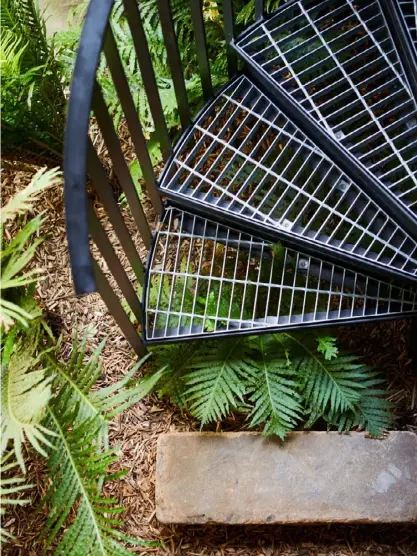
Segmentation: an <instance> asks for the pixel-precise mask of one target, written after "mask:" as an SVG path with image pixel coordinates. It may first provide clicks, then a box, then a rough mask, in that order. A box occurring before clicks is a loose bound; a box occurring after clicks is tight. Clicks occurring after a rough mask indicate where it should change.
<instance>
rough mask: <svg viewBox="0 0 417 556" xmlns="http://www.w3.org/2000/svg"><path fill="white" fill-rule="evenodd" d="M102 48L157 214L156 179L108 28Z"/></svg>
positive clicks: (109, 28)
mask: <svg viewBox="0 0 417 556" xmlns="http://www.w3.org/2000/svg"><path fill="white" fill-rule="evenodd" d="M103 46H104V54H105V56H106V60H107V63H108V66H109V68H110V73H111V76H112V78H113V83H114V86H115V88H116V91H117V95H118V97H119V100H120V104H121V106H122V109H123V112H124V114H125V117H126V123H127V126H128V128H129V131H130V135H131V137H132V142H133V145H134V147H135V151H136V156H137V157H138V160H139V162H140V165H141V168H142V172H143V177H144V180H145V186H146V190H147V192H148V195H149V198H150V199H151V202H152V205H153V207H154V209H155V211H156V212H157V213H160V212H161V210H162V204H161V199H160V197H159V195H158V192H157V189H156V178H155V174H154V170H153V166H152V161H151V158H150V156H149V152H148V149H147V145H146V139H145V135H144V133H143V129H142V124H141V122H140V120H139V117H138V113H137V109H136V106H135V103H134V102H133V98H132V93H131V91H130V87H129V83H128V81H127V78H126V75H125V72H124V69H123V64H122V61H121V59H120V55H119V52H118V50H117V45H116V41H115V38H114V35H113V32H112V30H111V27H110V26H109V27H108V28H107V32H106V38H105V41H104V45H103Z"/></svg>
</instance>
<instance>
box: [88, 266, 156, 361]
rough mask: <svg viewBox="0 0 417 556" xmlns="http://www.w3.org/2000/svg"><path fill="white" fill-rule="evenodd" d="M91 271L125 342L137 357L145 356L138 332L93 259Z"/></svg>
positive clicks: (98, 290) (144, 349)
mask: <svg viewBox="0 0 417 556" xmlns="http://www.w3.org/2000/svg"><path fill="white" fill-rule="evenodd" d="M93 270H94V276H95V280H96V284H97V292H98V293H99V294H100V296H101V297H102V299H103V301H104V303H105V304H106V306H107V308H108V309H109V311H110V313H111V314H112V315H113V317H114V319H115V320H116V322H117V324H118V325H119V327H120V330H121V331H122V333H123V335H124V337H125V338H126V340H127V341H128V342H129V344H130V345H131V346H132V348H133V349H134V350H135V352H136V354H137V355H139V357H143V356H144V355H146V347H145V345H144V343H143V341H142V339H141V337H140V336H139V334H138V331H137V330H136V328H135V327H134V326H133V324H132V323H131V322H130V320H129V317H128V316H127V314H126V311H125V310H124V309H123V307H122V305H121V303H120V301H119V299H118V297H117V295H116V294H115V293H114V290H113V288H112V287H111V285H110V284H109V282H108V280H107V278H106V276H105V274H104V272H103V271H102V270H101V268H100V266H99V265H98V264H97V262H96V261H95V260H94V259H93Z"/></svg>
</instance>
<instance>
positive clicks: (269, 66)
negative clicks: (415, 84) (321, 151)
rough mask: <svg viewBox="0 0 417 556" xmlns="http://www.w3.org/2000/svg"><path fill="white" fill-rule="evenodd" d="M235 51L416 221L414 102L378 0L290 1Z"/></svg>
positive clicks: (238, 43) (239, 42)
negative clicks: (343, 0) (336, 0)
mask: <svg viewBox="0 0 417 556" xmlns="http://www.w3.org/2000/svg"><path fill="white" fill-rule="evenodd" d="M235 48H236V49H237V51H238V52H239V53H240V54H241V56H242V57H243V58H244V59H245V60H246V61H247V62H248V63H249V65H250V67H251V68H252V73H251V75H258V76H260V78H261V79H262V78H263V79H266V80H267V82H268V84H269V85H270V86H271V87H272V88H274V89H276V90H278V91H280V94H282V95H283V96H284V97H285V96H287V97H289V98H292V99H293V100H294V101H296V103H297V110H298V113H299V117H300V118H302V119H304V121H305V122H307V124H308V122H309V121H310V122H311V121H312V120H314V121H315V122H318V123H319V127H320V128H321V129H322V130H323V131H325V132H326V134H327V136H328V137H331V138H332V139H335V140H336V141H337V144H338V145H339V146H342V147H343V149H342V151H343V152H344V153H345V156H349V155H350V156H353V157H354V159H355V161H359V162H360V163H361V167H362V168H363V169H364V171H365V172H368V173H370V175H372V176H373V178H376V179H377V181H376V183H377V184H378V183H379V185H380V189H381V193H382V195H383V198H385V199H386V205H389V202H388V201H387V199H388V198H391V199H395V201H396V202H399V206H400V207H401V210H402V211H403V212H404V215H406V216H407V218H409V219H410V221H411V223H412V226H414V225H415V224H417V101H416V99H415V98H414V97H413V95H412V92H411V90H410V86H409V84H408V82H407V78H406V76H405V72H404V70H403V67H402V65H401V61H400V57H399V55H398V52H397V50H396V47H395V45H394V42H393V39H392V37H391V34H390V31H389V29H388V26H387V24H386V20H385V18H384V15H383V13H382V10H381V6H380V4H379V2H378V1H377V0H374V1H370V0H358V1H356V2H353V1H352V0H346V1H345V2H342V3H334V2H332V1H331V0H324V1H319V2H317V1H316V0H297V1H294V2H290V3H289V4H288V5H284V6H283V7H282V8H280V9H279V10H278V11H277V12H276V13H275V15H273V16H272V17H271V18H270V19H267V20H264V21H262V22H261V23H259V24H258V25H256V26H255V27H254V28H253V29H252V30H251V31H249V32H248V33H245V34H244V35H243V36H242V37H241V38H240V39H239V38H238V39H237V41H236V43H235ZM271 94H272V93H271ZM307 124H306V125H307Z"/></svg>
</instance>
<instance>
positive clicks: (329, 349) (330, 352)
mask: <svg viewBox="0 0 417 556" xmlns="http://www.w3.org/2000/svg"><path fill="white" fill-rule="evenodd" d="M317 342H318V346H317V351H318V352H319V353H322V354H323V355H324V358H325V359H327V360H328V361H330V360H331V359H333V357H337V354H338V353H339V348H338V347H337V345H336V338H332V337H331V336H321V337H320V338H317Z"/></svg>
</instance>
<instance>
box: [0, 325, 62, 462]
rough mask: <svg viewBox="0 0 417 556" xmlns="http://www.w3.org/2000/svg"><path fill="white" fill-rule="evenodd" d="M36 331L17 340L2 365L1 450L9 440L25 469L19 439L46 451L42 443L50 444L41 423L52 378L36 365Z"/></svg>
mask: <svg viewBox="0 0 417 556" xmlns="http://www.w3.org/2000/svg"><path fill="white" fill-rule="evenodd" d="M36 348H37V333H35V332H33V331H32V332H31V334H30V335H28V336H27V337H26V338H25V340H24V341H23V340H20V341H19V342H18V343H17V345H16V347H15V350H14V352H13V353H12V354H11V356H10V359H9V361H8V363H7V364H2V366H1V402H2V403H1V432H2V438H1V453H2V454H3V453H4V451H5V449H6V447H7V444H8V442H9V441H10V440H11V441H13V448H14V451H15V454H16V458H17V461H18V462H19V464H20V467H21V468H22V470H23V471H25V464H24V461H23V455H22V443H23V441H24V440H25V438H26V439H27V440H28V441H29V442H30V443H31V444H32V445H33V447H34V448H35V449H36V450H37V451H38V452H40V453H41V454H43V455H46V453H45V449H44V447H42V445H41V444H44V445H47V446H48V445H49V446H50V445H51V443H50V441H49V440H48V438H47V436H48V435H50V434H51V433H50V431H48V429H46V428H45V427H43V426H42V425H41V420H42V418H43V415H44V412H45V408H46V405H47V403H48V401H49V399H50V397H51V379H50V378H49V377H48V376H47V374H46V372H45V369H42V368H40V369H38V370H33V369H36V367H37V366H38V363H39V361H40V356H39V355H38V356H37V355H36V354H35V352H36Z"/></svg>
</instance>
